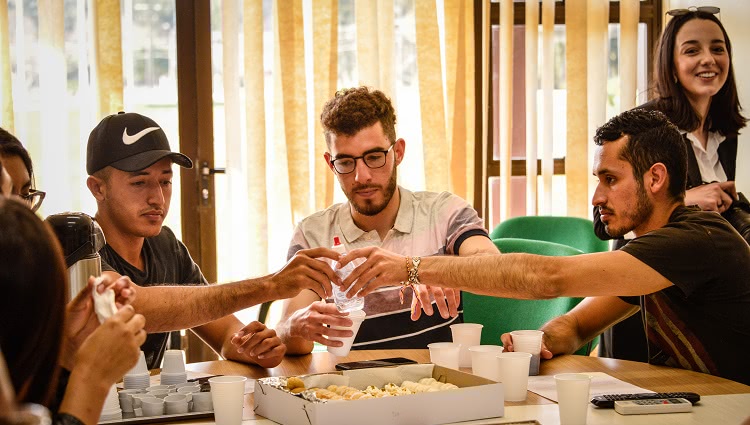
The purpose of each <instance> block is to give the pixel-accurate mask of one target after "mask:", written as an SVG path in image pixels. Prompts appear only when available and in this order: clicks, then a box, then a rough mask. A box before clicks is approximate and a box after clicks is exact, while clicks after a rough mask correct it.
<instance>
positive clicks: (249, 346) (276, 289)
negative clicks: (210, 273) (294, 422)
mask: <svg viewBox="0 0 750 425" xmlns="http://www.w3.org/2000/svg"><path fill="white" fill-rule="evenodd" d="M173 163H176V164H178V165H180V166H182V167H187V168H190V167H192V162H191V161H190V159H189V158H188V157H187V156H185V155H183V154H181V153H176V152H172V151H171V150H170V148H169V142H168V141H167V137H166V134H165V133H164V131H163V130H162V129H161V128H160V127H159V125H158V124H157V123H156V122H154V121H153V120H152V119H150V118H148V117H145V116H143V115H140V114H136V113H119V114H115V115H110V116H107V117H105V118H104V119H103V120H102V121H101V122H100V123H99V124H98V125H97V126H96V128H94V129H93V130H92V132H91V134H90V136H89V141H88V146H87V157H86V170H87V172H88V173H89V177H88V180H87V182H86V183H87V185H88V188H89V190H90V191H91V194H92V195H93V196H94V198H96V203H97V212H96V220H97V222H98V223H99V225H100V226H101V228H102V231H103V233H104V236H105V238H106V241H107V243H106V245H105V246H104V248H102V250H101V251H100V255H101V256H102V260H103V261H102V263H103V264H102V269H103V270H105V272H104V273H103V274H104V275H110V276H111V277H112V279H113V280H114V279H117V278H119V277H120V275H126V276H128V277H129V278H130V279H132V281H133V282H135V284H133V285H132V288H133V291H134V292H135V293H136V294H137V297H136V300H135V302H134V304H133V306H134V307H135V309H136V311H138V312H139V313H141V314H143V315H144V316H146V319H147V324H146V330H147V331H148V332H149V336H148V338H147V340H146V343H145V344H144V345H143V347H142V350H143V351H144V353H145V354H146V362H147V364H148V367H149V368H156V367H159V365H160V363H161V358H162V356H163V354H164V350H165V348H166V343H167V334H166V333H164V332H167V331H173V330H178V329H186V328H192V329H193V331H195V332H196V334H198V335H199V336H200V337H201V338H202V339H203V340H204V341H205V342H206V343H208V345H209V346H211V347H212V348H213V349H214V350H215V351H216V352H217V353H219V354H220V355H222V356H223V357H224V358H227V359H230V360H237V361H241V362H249V363H255V364H258V365H260V366H263V367H274V366H276V365H278V364H279V363H280V362H281V360H282V358H283V356H284V353H285V351H286V347H285V346H284V344H282V343H281V340H280V339H279V338H278V337H277V336H276V332H275V331H274V330H273V329H269V328H266V327H265V325H263V324H262V323H260V322H257V321H256V322H251V323H249V324H248V325H247V326H243V324H242V323H241V322H240V321H239V320H238V319H237V318H236V317H235V316H234V315H232V314H231V313H233V312H235V311H238V310H241V309H243V308H247V307H250V306H252V305H255V304H259V303H262V302H265V301H270V300H275V299H281V298H289V297H293V296H295V295H297V294H298V293H299V291H300V290H302V289H311V290H312V291H315V292H316V293H318V294H320V295H321V296H325V295H326V294H329V293H330V292H331V286H330V285H331V283H330V282H331V281H334V282H337V281H338V280H339V279H338V278H337V277H336V275H335V274H334V273H333V271H332V270H331V268H330V267H329V266H328V264H327V263H325V262H324V261H321V260H317V259H316V258H317V257H326V256H328V257H329V258H332V259H334V258H338V254H337V253H336V252H335V251H332V250H329V249H317V250H305V251H300V252H299V253H298V254H297V255H295V256H294V257H293V258H292V259H290V260H289V262H288V263H287V264H286V265H285V266H284V268H282V269H281V270H280V271H278V272H277V273H273V274H270V275H268V276H264V277H261V278H256V279H248V280H245V281H240V282H234V283H227V284H224V285H208V284H207V282H206V279H205V278H204V277H203V274H202V273H201V271H200V269H199V267H198V265H197V264H195V262H194V261H193V259H192V258H191V257H190V253H189V252H188V250H187V247H185V245H184V244H183V243H182V242H180V241H179V240H178V239H177V238H176V237H175V235H174V233H173V232H172V230H171V229H169V228H168V227H166V226H162V223H163V221H164V218H165V217H166V215H167V213H168V212H169V206H170V202H171V199H172V178H173V172H172V164H173Z"/></svg>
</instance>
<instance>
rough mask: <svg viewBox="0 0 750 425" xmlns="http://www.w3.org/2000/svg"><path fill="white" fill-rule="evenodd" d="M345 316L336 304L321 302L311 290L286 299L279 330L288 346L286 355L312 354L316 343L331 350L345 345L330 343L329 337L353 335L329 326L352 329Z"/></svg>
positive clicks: (334, 341)
mask: <svg viewBox="0 0 750 425" xmlns="http://www.w3.org/2000/svg"><path fill="white" fill-rule="evenodd" d="M346 316H348V313H340V312H339V311H338V310H337V309H336V305H335V304H333V303H326V302H325V301H320V298H318V297H317V295H316V294H314V293H312V292H310V291H302V292H301V293H300V294H299V295H297V296H296V297H294V298H292V299H289V300H284V308H283V311H282V313H281V320H280V321H279V323H278V325H277V326H276V330H277V331H278V333H279V337H280V338H281V340H282V341H283V342H284V344H286V346H287V354H307V353H310V352H311V351H312V349H313V345H314V343H315V342H318V343H320V344H323V345H328V346H332V347H340V346H342V345H343V343H342V342H341V341H338V340H329V339H327V338H326V336H333V337H346V336H351V333H352V331H351V330H340V329H332V328H331V327H330V326H331V325H333V326H342V327H350V326H351V325H352V321H351V319H349V318H347V317H346ZM326 325H328V326H326Z"/></svg>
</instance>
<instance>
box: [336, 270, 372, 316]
mask: <svg viewBox="0 0 750 425" xmlns="http://www.w3.org/2000/svg"><path fill="white" fill-rule="evenodd" d="M364 262H365V260H364V259H362V258H356V259H354V260H352V261H351V262H349V264H347V265H346V266H344V268H341V269H339V268H338V263H335V264H334V265H333V266H332V268H333V271H334V272H335V273H336V275H337V276H339V277H340V278H341V280H344V279H346V278H347V277H349V274H351V272H352V271H353V270H354V269H355V268H356V267H357V266H359V265H360V264H362V263H364ZM355 283H357V281H354V282H352V284H351V286H349V288H346V290H345V291H342V290H341V288H339V287H338V285H333V284H332V285H331V286H332V289H333V302H334V303H335V304H336V309H338V311H340V312H342V313H345V312H347V311H349V312H351V311H356V310H362V309H363V308H365V299H364V298H363V297H358V296H352V297H351V298H347V297H346V294H347V293H348V292H349V289H351V287H352V286H354V284H355Z"/></svg>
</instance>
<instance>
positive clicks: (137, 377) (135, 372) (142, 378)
mask: <svg viewBox="0 0 750 425" xmlns="http://www.w3.org/2000/svg"><path fill="white" fill-rule="evenodd" d="M122 381H123V386H124V387H125V389H126V390H133V389H135V390H140V389H143V388H148V386H149V385H151V376H150V375H149V373H148V367H146V355H145V354H143V351H141V356H140V357H139V358H138V363H136V365H135V367H133V368H132V369H130V371H128V373H127V374H126V375H125V377H123V378H122Z"/></svg>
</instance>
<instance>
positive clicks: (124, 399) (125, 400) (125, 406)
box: [117, 389, 143, 413]
mask: <svg viewBox="0 0 750 425" xmlns="http://www.w3.org/2000/svg"><path fill="white" fill-rule="evenodd" d="M142 391H143V390H136V389H130V390H122V391H120V392H119V393H117V395H118V396H119V397H120V409H122V413H133V394H142Z"/></svg>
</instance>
